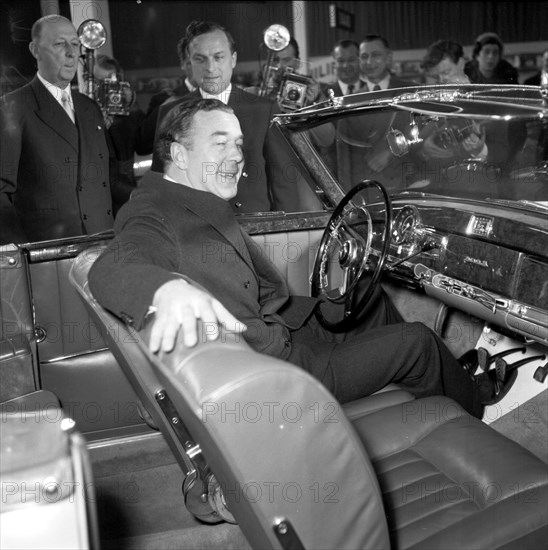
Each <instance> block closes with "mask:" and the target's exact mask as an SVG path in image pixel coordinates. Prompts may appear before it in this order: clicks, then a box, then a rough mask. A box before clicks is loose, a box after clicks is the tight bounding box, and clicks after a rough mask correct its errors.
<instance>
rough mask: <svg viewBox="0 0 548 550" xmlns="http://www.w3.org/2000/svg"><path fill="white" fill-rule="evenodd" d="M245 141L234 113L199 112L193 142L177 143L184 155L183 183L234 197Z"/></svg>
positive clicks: (225, 196) (241, 165)
mask: <svg viewBox="0 0 548 550" xmlns="http://www.w3.org/2000/svg"><path fill="white" fill-rule="evenodd" d="M243 142H244V138H243V135H242V130H241V128H240V123H239V121H238V119H237V118H236V116H235V115H233V114H231V113H227V112H224V111H220V110H213V111H199V112H197V113H196V115H195V116H194V120H193V121H192V143H191V144H190V145H189V147H185V146H184V145H181V144H179V145H178V147H180V148H181V153H182V155H183V157H184V174H185V180H186V181H185V182H184V184H185V185H188V186H189V187H192V188H193V189H199V190H201V191H208V192H209V193H213V194H214V195H217V196H218V197H220V198H221V199H224V200H230V199H232V198H234V197H235V196H236V193H237V191H238V180H239V179H240V176H241V175H242V168H243V160H244V157H243Z"/></svg>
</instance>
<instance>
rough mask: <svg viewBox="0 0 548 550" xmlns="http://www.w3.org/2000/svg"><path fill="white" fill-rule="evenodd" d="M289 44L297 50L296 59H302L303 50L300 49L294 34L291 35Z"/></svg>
mask: <svg viewBox="0 0 548 550" xmlns="http://www.w3.org/2000/svg"><path fill="white" fill-rule="evenodd" d="M288 46H293V51H294V52H295V59H300V58H301V52H300V51H299V44H298V43H297V41H296V40H295V38H293V37H292V36H291V37H289V44H288Z"/></svg>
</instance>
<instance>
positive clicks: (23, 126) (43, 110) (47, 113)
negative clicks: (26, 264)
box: [0, 76, 113, 243]
mask: <svg viewBox="0 0 548 550" xmlns="http://www.w3.org/2000/svg"><path fill="white" fill-rule="evenodd" d="M72 96H73V103H74V109H75V111H76V125H75V124H73V123H72V122H71V120H70V118H69V117H68V115H67V113H66V112H65V111H64V110H63V108H62V107H61V106H60V105H59V103H58V102H57V101H56V100H55V99H54V97H53V96H52V95H51V93H50V92H49V91H48V90H47V89H46V88H45V86H44V85H43V84H42V83H41V82H40V80H39V79H38V77H37V76H36V77H35V78H34V79H33V80H32V81H31V82H30V83H29V84H27V85H25V86H23V87H22V88H20V89H18V90H15V91H14V92H12V93H10V94H8V95H6V96H5V97H4V98H3V99H2V109H1V118H2V121H1V140H0V147H1V168H0V242H1V243H10V242H30V241H41V240H46V239H57V238H63V237H71V236H76V235H82V234H91V233H96V232H100V231H104V230H107V229H111V228H112V225H113V217H112V202H111V190H110V184H109V149H108V146H107V141H106V137H105V128H104V123H103V116H102V114H101V110H100V109H99V106H98V105H97V104H96V103H95V101H92V100H91V99H89V98H87V97H86V96H84V95H82V94H79V93H77V92H73V93H72Z"/></svg>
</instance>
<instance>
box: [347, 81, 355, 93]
mask: <svg viewBox="0 0 548 550" xmlns="http://www.w3.org/2000/svg"><path fill="white" fill-rule="evenodd" d="M353 93H354V84H349V85H348V95H350V94H353Z"/></svg>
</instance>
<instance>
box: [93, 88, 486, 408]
mask: <svg viewBox="0 0 548 550" xmlns="http://www.w3.org/2000/svg"><path fill="white" fill-rule="evenodd" d="M243 143H244V136H243V134H242V130H241V127H240V123H239V121H238V119H237V118H236V116H235V115H234V112H233V110H232V109H231V108H230V107H229V106H227V105H224V104H223V103H221V102H220V101H218V100H211V99H205V100H202V99H200V98H196V99H195V100H192V101H186V102H183V103H181V104H179V105H178V106H176V107H175V108H174V109H172V110H171V111H170V112H169V113H168V115H167V116H166V119H165V120H164V121H163V123H162V126H161V129H160V132H159V136H158V151H159V153H160V157H161V160H162V161H163V163H164V174H163V175H162V174H159V173H155V172H149V173H148V174H147V175H145V177H144V178H143V180H142V182H141V185H140V186H139V188H138V189H137V190H136V192H135V193H134V195H133V196H132V199H131V200H130V201H129V202H128V203H126V204H125V205H124V206H123V207H122V210H121V211H120V214H119V215H118V217H117V219H116V225H115V231H116V233H117V235H116V238H115V240H114V241H113V242H112V243H111V244H110V245H109V246H108V248H107V249H106V251H105V252H104V253H103V254H102V255H101V257H100V258H99V259H98V260H97V261H96V262H95V264H94V265H93V266H92V268H91V271H90V288H91V290H92V292H93V294H94V296H95V297H96V298H97V299H98V300H99V302H100V303H101V304H102V305H103V306H104V307H106V308H107V309H109V310H110V311H112V312H113V313H114V314H116V315H117V316H119V317H120V318H122V319H123V320H124V321H125V322H126V323H129V324H130V325H132V326H134V327H135V328H137V329H140V328H141V327H143V325H144V322H145V319H146V318H147V316H150V315H152V316H153V318H152V322H153V326H152V333H151V341H150V346H151V349H152V351H158V350H159V349H162V350H164V351H170V350H171V349H173V346H174V343H175V341H176V338H177V334H178V332H179V329H180V328H181V327H182V334H183V341H184V342H185V344H186V345H190V346H191V345H194V344H195V343H196V337H197V336H196V319H197V318H201V319H202V320H203V321H204V322H205V323H206V324H211V326H212V327H213V328H214V330H213V331H211V330H209V329H210V326H209V325H208V326H207V330H206V335H209V336H210V337H211V338H214V337H215V334H216V326H217V322H220V323H228V324H229V326H230V328H231V329H232V330H237V331H240V332H243V337H244V338H245V340H246V341H247V342H248V344H249V345H250V346H251V347H252V348H253V349H255V350H256V351H258V352H260V353H265V354H267V355H271V356H274V357H278V358H280V359H283V360H286V361H289V362H291V363H293V364H295V365H297V366H300V367H301V368H303V369H305V370H307V371H308V372H310V373H311V374H312V375H313V376H315V377H316V378H317V379H318V380H320V381H321V382H322V383H323V384H325V385H326V386H327V387H328V388H329V389H330V390H331V391H332V392H333V393H334V394H335V396H336V397H337V398H338V399H339V400H340V401H341V402H344V401H350V400H354V399H357V398H359V397H363V396H364V395H368V394H370V393H372V392H374V391H376V390H378V389H380V388H382V387H384V386H385V385H386V384H387V383H388V382H390V381H397V382H398V383H399V384H401V385H402V386H403V387H405V388H407V389H409V390H410V391H412V392H413V393H415V394H416V395H431V394H438V393H446V394H447V395H450V396H452V397H454V398H455V399H456V400H457V401H458V402H459V403H461V405H463V406H464V407H465V408H466V409H467V410H469V411H470V412H472V414H475V415H476V416H481V410H482V405H481V402H482V400H483V399H485V398H486V397H490V396H491V392H492V386H493V385H492V384H491V385H490V386H489V388H487V389H489V392H488V394H487V393H486V388H484V384H483V382H482V383H481V384H478V383H476V380H477V379H474V380H473V379H471V378H470V377H469V376H468V374H466V372H465V371H464V369H463V368H462V367H461V366H460V365H459V364H458V362H457V361H456V360H455V359H454V358H453V357H452V356H451V354H450V352H449V351H448V350H447V348H446V347H445V346H444V344H443V343H442V342H441V340H439V338H438V337H437V336H436V335H435V334H434V333H433V332H431V331H429V330H428V329H427V328H426V327H424V326H423V325H420V324H416V323H415V324H412V325H408V324H405V323H403V324H402V323H400V321H401V319H400V317H399V315H398V313H397V312H396V311H395V309H394V308H393V306H391V304H390V303H389V302H387V301H385V300H384V295H381V296H379V297H377V302H376V304H375V305H376V306H378V307H375V308H373V309H371V310H370V311H369V310H368V314H367V315H366V316H364V321H362V322H361V323H360V324H358V326H357V327H356V328H355V329H352V330H351V331H350V332H348V333H346V334H342V333H336V334H335V333H331V332H329V331H327V330H324V329H322V327H320V326H319V324H318V322H317V320H316V319H315V317H314V315H313V312H314V309H315V307H316V306H317V305H318V300H317V299H315V298H309V297H304V296H301V297H290V295H289V291H288V287H287V283H286V281H285V280H284V279H283V277H282V276H281V274H280V273H279V272H278V271H277V269H276V267H275V266H274V265H273V264H272V263H271V262H270V260H269V259H268V258H267V257H266V256H264V255H263V254H261V253H260V252H259V251H258V250H257V249H256V248H255V246H254V244H253V241H252V240H251V238H250V237H249V235H247V233H245V232H244V231H243V230H242V228H241V226H240V225H239V224H238V222H237V220H236V217H235V216H234V213H233V211H232V209H231V207H230V205H229V201H230V200H231V199H232V198H233V197H234V196H235V195H236V193H237V189H238V182H239V179H240V175H241V173H242V168H243V163H244V160H243ZM196 284H199V285H202V288H204V287H205V289H206V290H207V291H209V293H211V295H210V294H207V293H204V292H203V290H202V289H200V288H197V287H196ZM221 301H222V304H223V305H221ZM386 323H394V324H390V325H388V324H386Z"/></svg>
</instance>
